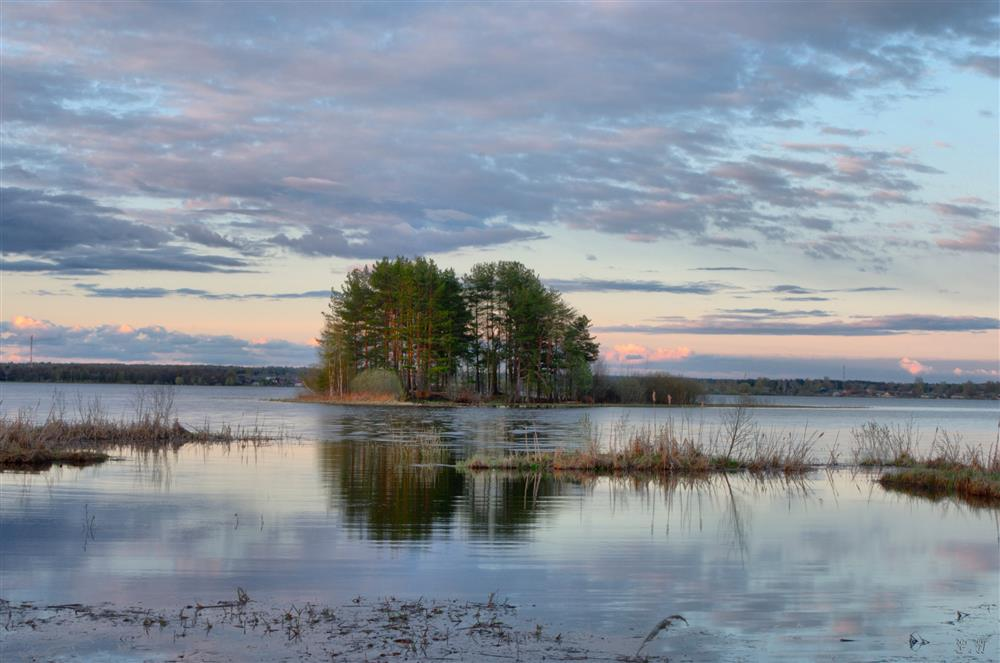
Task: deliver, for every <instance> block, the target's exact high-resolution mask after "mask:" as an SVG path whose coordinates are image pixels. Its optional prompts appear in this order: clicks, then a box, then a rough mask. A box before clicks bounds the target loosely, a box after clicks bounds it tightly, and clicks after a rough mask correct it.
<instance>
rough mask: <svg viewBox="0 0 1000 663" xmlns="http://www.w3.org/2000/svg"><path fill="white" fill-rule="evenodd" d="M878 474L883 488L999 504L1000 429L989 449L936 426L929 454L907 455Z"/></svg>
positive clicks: (889, 464) (933, 496)
mask: <svg viewBox="0 0 1000 663" xmlns="http://www.w3.org/2000/svg"><path fill="white" fill-rule="evenodd" d="M883 465H885V466H888V467H890V468H891V469H889V470H888V471H885V472H883V473H882V475H881V476H880V477H879V484H881V485H882V487H884V488H888V489H891V490H897V491H902V492H910V493H916V494H920V495H924V496H927V497H931V498H940V497H946V496H950V495H956V496H958V497H961V498H963V499H965V500H966V501H969V502H972V503H976V504H991V505H995V504H997V503H1000V431H998V434H997V440H996V441H994V442H993V443H992V444H991V445H990V448H989V449H987V450H983V448H982V447H979V446H973V445H966V444H963V443H962V437H961V435H959V434H956V433H949V432H947V431H944V430H941V429H937V430H935V431H934V439H933V440H932V443H931V448H930V452H929V453H928V454H927V455H926V456H918V455H915V454H906V455H905V456H902V457H896V458H894V459H893V462H890V463H883Z"/></svg>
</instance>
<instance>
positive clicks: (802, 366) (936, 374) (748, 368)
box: [631, 353, 997, 382]
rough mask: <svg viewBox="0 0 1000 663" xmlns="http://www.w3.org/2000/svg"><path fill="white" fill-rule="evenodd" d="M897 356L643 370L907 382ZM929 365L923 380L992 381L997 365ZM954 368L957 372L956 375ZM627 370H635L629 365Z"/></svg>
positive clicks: (757, 358) (701, 359) (691, 362)
mask: <svg viewBox="0 0 1000 663" xmlns="http://www.w3.org/2000/svg"><path fill="white" fill-rule="evenodd" d="M899 361H900V357H865V358H864V359H860V358H854V357H838V358H834V359H824V358H815V357H782V356H767V355H763V356H762V355H753V356H751V355H713V354H702V353H692V354H691V356H689V357H687V358H685V359H684V360H683V361H676V360H672V361H669V362H668V361H662V362H657V361H649V362H645V363H644V364H643V366H642V367H643V369H645V370H666V371H670V372H671V373H678V372H680V373H682V374H683V375H686V376H690V377H704V378H735V379H741V378H745V377H747V376H751V377H752V376H758V375H766V376H768V377H773V378H823V377H840V375H841V372H842V371H844V372H846V374H847V379H848V380H896V381H910V380H912V379H913V377H912V376H911V375H910V374H909V373H907V372H906V371H905V370H904V369H903V368H902V367H901V366H900V364H899ZM921 361H922V362H926V363H927V364H928V365H929V366H932V368H931V369H930V370H928V371H927V372H926V373H924V374H923V375H924V377H925V378H927V379H933V378H937V379H939V380H946V381H955V380H956V379H960V380H966V379H972V380H974V381H977V382H985V381H987V380H996V375H997V374H996V371H997V366H996V364H995V363H990V362H977V361H967V360H966V361H955V360H950V359H938V358H933V357H931V358H922V359H921ZM955 369H958V370H959V371H961V373H960V376H961V377H959V378H956V373H955ZM631 370H635V368H634V367H631Z"/></svg>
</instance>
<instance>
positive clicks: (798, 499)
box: [0, 389, 1000, 661]
mask: <svg viewBox="0 0 1000 663" xmlns="http://www.w3.org/2000/svg"><path fill="white" fill-rule="evenodd" d="M112 391H113V390H112ZM233 391H234V390H223V391H222V392H220V393H221V394H222V395H223V396H224V397H225V398H226V399H228V398H230V397H231V396H232V394H233ZM235 391H236V392H239V393H242V394H247V393H248V392H247V391H246V390H235ZM104 393H105V395H106V394H107V392H104ZM114 393H118V392H114ZM121 393H122V394H126V393H129V392H126V391H124V390H123V391H122V392H121ZM190 393H191V391H190V390H178V396H179V397H178V406H179V411H180V413H181V415H182V417H183V416H188V417H189V418H193V419H194V420H195V421H197V420H204V419H206V418H212V420H213V421H216V422H220V421H224V420H227V415H228V420H229V421H234V420H235V421H247V420H251V421H252V420H257V421H258V422H263V423H265V424H267V425H273V424H283V425H287V426H291V427H293V429H295V430H294V432H297V433H299V434H301V436H302V438H301V439H296V440H291V441H287V442H284V443H280V444H274V445H271V446H266V447H261V448H257V449H235V448H234V449H228V450H227V449H222V448H218V447H196V446H189V447H185V448H183V449H181V450H180V451H179V452H177V453H168V454H163V455H156V456H137V455H131V454H126V455H125V456H124V458H122V459H121V460H118V461H114V462H111V463H107V464H105V465H101V466H95V467H90V468H83V469H72V468H58V467H57V468H53V469H51V470H49V471H47V472H43V473H40V474H17V473H2V474H0V532H2V536H0V581H2V582H0V598H3V599H6V600H8V601H11V602H14V603H18V602H22V601H29V602H32V603H33V604H34V605H37V606H45V605H53V604H69V603H80V604H85V605H88V606H95V605H98V604H103V603H108V604H110V605H111V606H114V607H116V609H123V608H125V607H132V606H136V607H139V608H141V609H147V610H151V611H154V612H157V613H164V614H166V613H170V614H173V613H175V612H176V611H177V610H178V609H179V608H180V607H183V606H185V605H191V604H194V603H196V602H200V603H202V604H212V603H215V602H217V601H220V600H230V599H232V597H233V596H234V594H235V588H236V587H242V588H245V589H246V591H247V592H248V593H249V594H250V596H251V597H252V598H253V600H254V604H253V605H255V606H258V607H259V608H260V609H267V610H271V611H273V612H276V613H280V611H281V610H283V609H286V608H287V607H288V606H291V605H296V606H299V607H301V606H302V605H303V604H304V603H306V602H311V603H313V604H316V605H318V606H331V607H332V608H335V609H337V610H340V609H342V606H351V605H357V604H354V600H355V599H356V598H358V597H361V600H362V601H363V605H368V604H372V603H373V602H375V601H377V599H378V598H379V597H386V596H395V597H398V598H400V599H404V600H417V599H419V598H421V597H423V598H424V599H425V600H427V601H435V600H437V601H465V602H486V601H487V600H488V597H489V596H490V595H491V594H493V595H494V596H496V597H497V599H498V600H506V601H509V603H510V604H512V605H514V606H517V615H516V617H510V618H509V619H510V620H511V621H512V623H513V622H516V624H519V625H520V626H521V627H523V629H524V631H525V632H528V631H530V630H531V629H532V628H533V627H534V625H535V624H542V625H544V630H545V633H547V634H550V633H560V634H562V633H566V634H567V640H569V638H570V635H569V634H576V636H577V637H579V638H582V639H583V640H586V639H587V638H590V639H591V640H590V643H591V645H592V646H588V647H586V648H587V649H588V650H590V651H598V650H600V651H602V652H604V653H605V654H607V656H609V657H611V658H614V657H616V656H628V655H631V654H634V653H635V652H636V650H637V648H638V646H639V644H640V643H641V642H642V640H643V638H644V637H645V636H646V634H647V633H648V632H649V631H650V629H651V628H652V627H653V626H654V625H656V624H657V623H658V622H660V620H661V619H663V618H665V617H667V616H669V615H673V614H680V615H683V616H684V617H685V619H687V620H688V625H687V626H684V625H677V626H674V627H671V628H670V629H669V630H667V631H665V632H664V633H661V634H659V635H658V636H657V637H656V638H655V639H653V640H652V641H651V642H650V643H649V644H648V645H647V646H646V648H645V649H643V654H651V655H658V656H669V657H670V658H671V660H693V661H702V660H705V661H708V660H723V661H729V660H751V661H752V660H788V661H798V660H836V661H844V660H848V661H851V660H857V661H869V660H926V661H944V660H974V661H982V660H997V658H998V657H997V651H998V644H1000V622H998V610H997V603H998V593H1000V579H998V578H1000V515H998V511H997V510H995V509H982V508H975V507H971V506H967V505H964V504H962V503H959V502H954V501H950V500H944V501H939V502H932V501H928V500H925V499H922V498H917V497H910V496H906V495H901V494H898V493H890V492H886V491H885V490H883V489H882V488H881V487H880V486H878V485H877V484H876V483H874V481H873V479H874V476H873V475H871V474H867V473H852V472H850V471H847V470H840V471H834V472H825V471H824V472H814V473H812V474H809V475H807V476H806V477H804V478H802V479H801V480H796V481H786V480H782V479H769V480H761V479H758V478H754V477H752V476H749V475H746V474H736V475H719V476H714V477H712V478H710V479H708V480H697V481H683V480H682V481H678V482H664V481H659V480H650V479H635V480H633V479H613V478H601V479H583V478H578V477H577V478H574V477H535V476H516V475H506V474H502V473H492V472H488V473H482V474H467V473H462V472H460V471H458V470H456V469H455V468H454V467H453V466H451V463H452V462H453V461H454V460H455V459H456V458H460V457H463V456H465V455H467V454H469V453H471V452H473V451H475V450H477V449H481V448H483V447H493V448H497V447H499V448H507V449H510V448H519V447H523V446H525V445H527V446H535V445H541V446H545V445H549V444H560V445H561V444H567V441H570V442H572V441H578V440H579V431H580V425H581V423H580V418H581V413H579V412H576V411H572V410H562V411H541V412H531V411H527V412H524V411H504V410H434V409H415V408H414V409H408V410H406V411H401V409H395V410H393V409H391V408H338V407H328V406H318V405H304V404H290V403H275V402H269V401H256V402H255V401H248V400H247V399H246V398H245V397H244V400H242V401H241V400H239V399H238V398H237V397H236V396H232V400H231V402H228V404H227V401H225V400H224V399H221V400H220V399H216V400H214V401H213V399H212V398H207V397H204V395H205V394H209V393H210V392H209V391H198V390H197V389H196V390H194V393H199V394H202V395H203V398H202V399H201V400H199V401H197V403H195V402H194V401H191V402H189V403H188V402H187V401H185V399H186V398H188V397H189V394H190ZM255 393H256V392H255ZM7 398H8V396H7V395H6V394H5V405H8V403H9V401H7V400H6V399H7ZM105 400H106V402H111V403H115V401H114V400H113V399H108V398H106V399H105ZM124 402H125V401H124V399H123V400H122V403H124ZM8 406H9V405H8ZM123 407H124V405H123ZM199 408H200V409H199ZM192 410H195V411H194V413H193V414H192V413H191V411H192ZM776 411H779V410H776ZM596 412H598V414H597V415H596V416H606V415H604V414H601V412H603V411H596ZM780 412H792V413H794V414H795V415H796V416H798V415H799V414H801V413H802V411H798V410H787V409H786V410H780ZM986 412H987V414H986V415H982V414H981V413H980V414H976V415H975V416H978V417H981V418H982V419H987V420H988V417H989V416H990V414H989V413H990V411H989V410H987V411H986ZM185 413H187V414H185ZM637 413H638V414H637ZM953 415H954V413H953ZM630 416H633V417H635V416H639V417H641V416H648V413H645V412H644V411H641V410H639V411H633V412H632V413H631V415H630ZM657 416H661V417H662V416H663V413H662V412H660V413H658V414H657ZM822 416H829V413H822V412H821V413H820V415H814V416H813V419H814V420H815V419H817V418H822ZM835 416H836V417H840V418H843V417H844V416H846V415H844V413H843V412H840V413H838V414H836V415H835ZM189 420H190V419H189ZM831 420H832V419H831ZM897 420H898V419H897ZM862 421H863V420H862ZM598 423H600V422H598ZM994 425H995V424H994ZM429 426H433V427H434V428H436V429H437V430H439V431H441V438H440V442H441V444H442V445H444V447H445V448H444V449H443V450H442V451H441V452H440V455H439V456H435V457H433V458H431V459H430V460H431V461H433V462H428V459H427V458H426V457H425V458H419V459H415V458H414V457H413V456H412V455H410V454H408V453H407V452H406V451H405V450H401V445H404V444H405V443H406V442H407V441H408V440H409V439H410V438H411V437H412V434H413V433H414V432H417V433H419V432H421V431H424V430H426V429H427V428H428V427H429ZM980 428H982V426H980ZM971 429H975V426H971V425H970V430H971ZM536 432H537V434H538V435H537V438H538V439H537V441H536ZM414 460H420V461H422V462H421V463H414ZM959 611H960V612H961V613H962V615H967V616H962V617H961V619H959V618H958V617H959ZM4 619H6V617H5V618H4ZM53 623H54V622H53ZM88 623H89V622H84V627H80V626H79V625H78V626H76V627H73V625H72V624H68V625H67V624H63V625H62V626H52V628H51V629H49V630H46V629H45V628H40V629H39V630H38V631H37V633H36V632H34V631H32V630H31V629H25V628H21V629H13V630H10V631H6V632H0V647H4V648H5V651H6V655H9V656H13V659H12V660H18V658H20V657H22V656H23V657H27V656H28V655H34V656H38V657H39V660H48V659H50V658H59V657H64V658H73V657H74V656H76V657H77V658H79V660H91V659H100V658H104V659H106V660H143V659H145V658H153V659H154V660H162V659H163V658H164V657H167V656H176V655H178V654H180V653H185V654H186V655H187V658H190V657H191V655H192V654H193V653H194V652H195V651H196V650H197V651H202V652H204V651H206V649H205V647H206V646H208V651H212V652H214V654H213V655H214V656H217V657H218V658H222V659H227V658H229V659H236V660H239V659H244V658H247V657H263V658H268V659H273V658H276V657H278V655H279V654H280V655H283V656H287V657H288V658H289V659H290V660H294V659H296V658H298V657H299V656H301V655H303V652H302V651H301V650H300V648H301V647H304V646H305V647H307V650H308V647H309V646H312V647H313V649H312V650H308V651H313V652H314V653H315V652H317V651H325V650H322V649H321V648H319V647H318V644H317V643H315V642H314V643H312V645H310V643H309V642H306V643H304V644H303V643H302V642H298V643H296V642H286V641H284V640H281V639H278V640H268V646H267V647H266V648H264V649H261V648H259V644H260V643H259V642H258V641H257V640H251V641H249V642H250V644H248V641H246V640H234V638H235V637H236V636H235V635H233V633H238V631H237V630H236V629H226V630H224V629H215V630H212V631H211V632H201V631H199V633H200V635H199V636H198V637H199V638H200V640H197V639H195V638H194V637H192V636H189V637H187V638H181V639H178V638H176V637H174V636H173V634H174V633H175V631H174V630H173V629H175V628H176V625H175V624H171V626H170V627H168V628H167V629H165V630H163V631H162V632H159V631H158V630H157V629H153V631H152V633H150V634H146V633H145V632H144V629H142V628H141V627H138V626H135V627H134V628H133V627H132V626H125V625H122V624H119V626H120V627H121V628H123V629H126V631H127V632H128V633H129V634H130V635H129V638H130V640H129V642H132V643H133V644H132V645H130V646H127V647H123V645H122V642H123V640H122V638H123V637H125V636H124V635H123V634H122V633H121V632H120V631H118V630H115V629H105V630H101V629H99V628H97V627H94V629H96V630H93V629H91V627H89V626H86V624H88ZM73 628H77V630H78V631H79V630H83V631H87V630H89V631H90V633H91V635H90V637H89V638H81V639H80V640H79V641H76V640H74V641H73V642H71V643H69V644H67V641H66V638H62V639H61V638H60V637H59V635H60V634H63V633H73V632H74V631H73ZM52 629H56V630H55V631H54V632H53V630H52ZM129 629H131V630H129ZM231 632H232V633H231ZM74 637H75V636H74ZM609 643H610V644H609ZM598 645H599V646H598ZM199 648H201V649H200V650H199ZM254 652H256V653H254ZM282 652H284V654H282ZM404 653H405V652H404ZM418 658H419V657H418ZM473 658H474V657H473ZM347 660H354V659H352V658H351V657H350V656H348V657H347ZM453 660H463V658H462V657H461V656H458V657H457V658H455V657H453Z"/></svg>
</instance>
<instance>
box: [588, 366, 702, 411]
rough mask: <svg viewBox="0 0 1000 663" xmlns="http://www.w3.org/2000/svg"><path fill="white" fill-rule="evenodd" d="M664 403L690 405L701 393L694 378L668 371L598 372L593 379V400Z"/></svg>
mask: <svg viewBox="0 0 1000 663" xmlns="http://www.w3.org/2000/svg"><path fill="white" fill-rule="evenodd" d="M654 393H655V394H656V403H658V404H661V405H664V404H667V403H671V404H673V405H692V404H694V403H697V402H698V400H699V399H700V398H701V396H702V395H703V394H704V389H703V388H702V385H701V383H700V382H698V381H697V380H691V379H688V378H682V377H677V376H675V375H670V374H668V373H644V374H639V375H610V376H606V375H600V376H597V377H596V378H595V382H594V400H596V401H597V402H599V403H632V404H639V405H641V404H647V405H652V404H653V394H654Z"/></svg>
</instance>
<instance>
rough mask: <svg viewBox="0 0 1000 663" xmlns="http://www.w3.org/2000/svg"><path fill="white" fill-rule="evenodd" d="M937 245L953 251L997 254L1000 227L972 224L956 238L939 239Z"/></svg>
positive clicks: (999, 241)
mask: <svg viewBox="0 0 1000 663" xmlns="http://www.w3.org/2000/svg"><path fill="white" fill-rule="evenodd" d="M937 245H938V246H940V247H941V248H942V249H951V250H952V251H975V252H983V253H994V254H995V253H997V252H998V251H1000V227H998V226H995V225H991V224H986V223H984V224H980V225H975V226H971V227H969V228H968V229H967V230H966V231H965V232H964V233H962V234H961V235H960V236H959V237H956V238H955V239H939V240H938V241H937Z"/></svg>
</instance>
